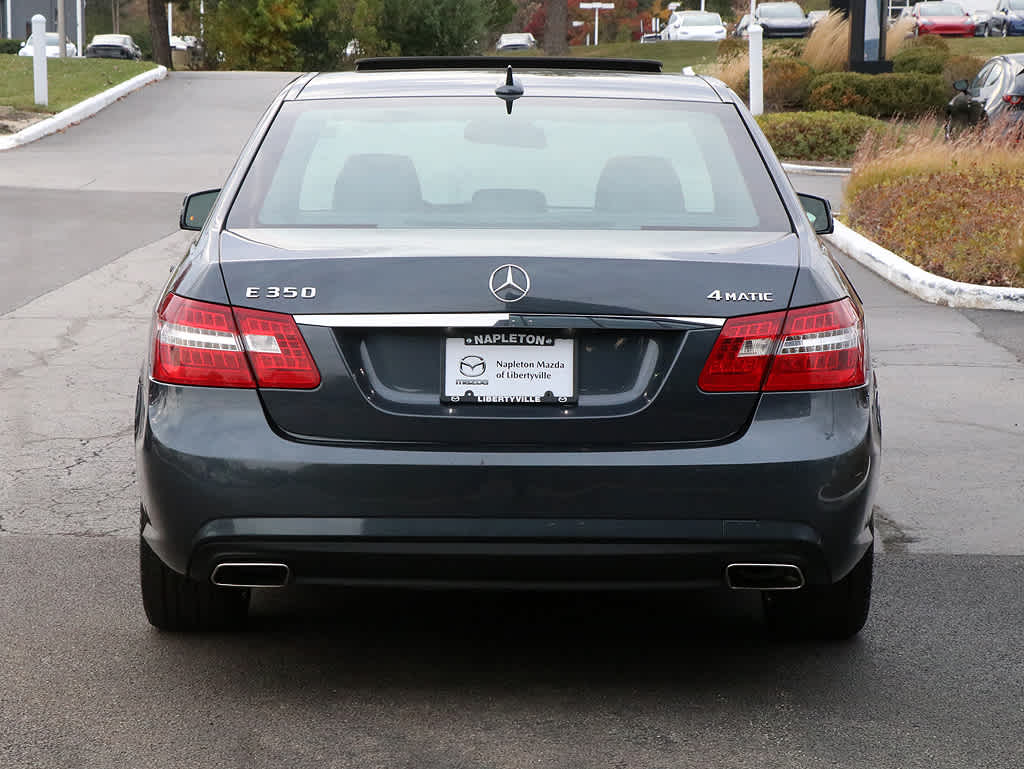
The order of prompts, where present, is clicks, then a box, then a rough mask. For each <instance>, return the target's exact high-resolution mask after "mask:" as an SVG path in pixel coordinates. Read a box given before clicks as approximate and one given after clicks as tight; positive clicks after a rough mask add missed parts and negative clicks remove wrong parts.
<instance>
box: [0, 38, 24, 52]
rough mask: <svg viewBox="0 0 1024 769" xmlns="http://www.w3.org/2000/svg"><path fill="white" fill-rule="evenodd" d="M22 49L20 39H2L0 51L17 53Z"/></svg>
mask: <svg viewBox="0 0 1024 769" xmlns="http://www.w3.org/2000/svg"><path fill="white" fill-rule="evenodd" d="M20 50H21V41H20V40H0V53H17V52H18V51H20Z"/></svg>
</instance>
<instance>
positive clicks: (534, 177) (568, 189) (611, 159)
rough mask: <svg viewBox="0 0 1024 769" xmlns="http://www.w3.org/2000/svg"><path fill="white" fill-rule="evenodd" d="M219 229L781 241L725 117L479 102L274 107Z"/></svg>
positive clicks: (610, 104)
mask: <svg viewBox="0 0 1024 769" xmlns="http://www.w3.org/2000/svg"><path fill="white" fill-rule="evenodd" d="M227 224H228V227H230V228H234V229H242V228H251V227H275V228H276V227H380V228H424V227H426V228H429V227H439V228H440V227H443V228H453V227H458V228H485V227H500V228H528V229H538V228H556V229H644V228H655V229H663V228H669V229H701V230H708V229H712V230H746V231H771V232H788V231H791V230H792V225H791V223H790V221H789V218H788V216H787V215H786V211H785V209H784V208H783V205H782V202H781V200H780V199H779V195H778V192H777V191H776V189H775V186H774V184H773V183H772V180H771V177H770V176H769V174H768V171H767V169H766V168H765V165H764V162H763V161H762V159H761V156H760V155H759V154H758V152H757V149H756V147H755V146H754V143H753V141H752V139H751V137H750V134H749V133H748V132H747V129H746V127H745V126H744V125H743V122H742V121H741V119H740V117H739V114H738V113H737V111H736V109H735V107H733V106H732V105H729V104H697V103H692V102H688V103H680V102H669V101H665V102H660V101H640V100H626V99H616V100H610V99H586V98H580V99H566V98H542V97H535V98H532V99H531V98H529V97H526V98H522V99H519V100H518V101H516V102H515V106H514V109H513V111H512V114H511V115H508V114H506V112H505V104H504V102H502V101H501V100H500V99H498V98H496V97H494V96H489V97H486V98H480V97H476V98H444V97H434V98H423V99H417V100H415V101H413V100H411V99H405V98H375V99H329V100H318V101H312V100H311V101H304V102H303V101H299V102H285V103H284V104H283V105H282V107H281V110H280V112H279V113H278V115H277V117H276V119H275V120H274V123H273V125H272V126H271V128H270V130H269V132H268V134H267V136H266V138H265V139H264V141H263V144H262V146H261V148H260V150H259V153H258V154H257V156H256V158H255V160H254V162H253V164H252V166H251V167H250V169H249V172H248V175H247V176H246V179H245V181H244V182H243V184H242V187H241V190H240V191H239V194H238V196H237V197H236V199H235V202H234V204H233V206H232V209H231V212H230V214H229V216H228V222H227Z"/></svg>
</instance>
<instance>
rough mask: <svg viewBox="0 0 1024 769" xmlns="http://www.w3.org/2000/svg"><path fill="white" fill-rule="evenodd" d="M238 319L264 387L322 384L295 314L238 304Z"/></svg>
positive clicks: (251, 358) (257, 377)
mask: <svg viewBox="0 0 1024 769" xmlns="http://www.w3.org/2000/svg"><path fill="white" fill-rule="evenodd" d="M235 318H236V319H237V320H238V328H239V330H240V331H241V335H242V342H243V344H244V345H245V349H246V350H247V351H248V353H249V362H250V363H252V370H253V371H254V372H255V374H256V381H257V382H259V386H260V387H279V388H289V389H301V390H311V389H313V388H314V387H317V386H319V384H320V371H319V370H318V369H317V367H316V364H315V363H314V362H313V356H312V355H310V354H309V348H308V347H306V340H305V339H303V338H302V334H301V333H299V327H298V326H297V325H296V324H295V319H294V318H292V316H291V315H282V314H280V313H276V312H264V311H263V310H248V309H245V308H243V307H236V308H235Z"/></svg>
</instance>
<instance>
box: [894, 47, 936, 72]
mask: <svg viewBox="0 0 1024 769" xmlns="http://www.w3.org/2000/svg"><path fill="white" fill-rule="evenodd" d="M945 63H946V56H945V55H944V54H943V53H942V51H940V50H939V49H938V48H935V47H933V46H930V45H914V46H911V47H910V48H904V49H903V50H902V51H900V52H899V53H897V54H896V55H895V56H894V57H893V59H892V69H893V72H921V73H924V74H926V75H941V74H942V68H943V66H944V65H945Z"/></svg>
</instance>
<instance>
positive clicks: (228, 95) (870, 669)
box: [0, 74, 1024, 769]
mask: <svg viewBox="0 0 1024 769" xmlns="http://www.w3.org/2000/svg"><path fill="white" fill-rule="evenodd" d="M287 79H288V76H277V75H264V74H253V75H251V76H246V75H237V74H228V75H224V76H217V75H215V74H203V75H198V76H196V75H179V74H173V75H172V76H171V77H170V78H169V79H168V80H167V81H165V82H164V83H160V84H157V85H154V86H150V87H148V88H146V89H144V90H143V91H141V92H139V93H137V94H134V95H132V96H129V97H128V98H126V99H125V100H123V101H122V102H119V103H118V104H116V105H114V106H113V107H111V108H110V109H108V110H105V111H104V112H102V113H101V114H100V115H98V116H96V117H95V118H92V119H90V120H88V121H85V122H83V123H82V124H80V125H78V126H75V127H72V128H71V129H69V130H68V131H67V132H65V133H63V134H59V135H56V136H53V137H50V138H48V139H45V140H42V141H40V142H37V143H35V144H32V145H29V146H28V147H25V148H21V149H18V150H14V151H11V152H7V153H0V187H3V188H4V190H3V191H2V195H7V196H8V197H0V202H2V201H7V204H8V205H0V225H6V226H4V227H3V230H4V231H12V230H13V231H15V232H20V233H22V234H21V235H16V236H15V240H14V245H15V248H14V249H13V250H14V251H17V252H23V253H24V256H23V257H21V259H20V260H13V261H12V260H11V257H10V256H9V255H8V254H4V255H3V256H2V257H0V258H2V259H5V260H7V261H0V286H2V289H0V291H2V292H3V293H0V303H2V304H0V767H3V768H4V769H6V767H12V768H13V767H18V768H19V769H20V768H21V767H76V768H77V767H83V766H88V767H165V766H166V767H182V766H189V767H206V766H209V767H214V766H216V767H225V766H230V767H281V766H289V767H306V766H310V767H312V766H316V767H378V766H379V767H521V766H526V765H536V766H551V767H597V766H622V767H708V768H710V767H736V768H739V767H766V768H770V767H792V768H794V769H799V768H801V767H851V768H852V767H885V768H888V767H892V768H893V769H895V768H897V767H929V769H931V768H933V767H957V768H958V769H959V768H960V767H975V766H978V767H1013V768H1014V769H1019V767H1021V766H1024V748H1022V743H1021V740H1020V735H1021V734H1024V707H1022V705H1021V702H1022V697H1024V640H1022V633H1021V627H1022V626H1024V622H1022V620H1024V608H1022V604H1024V599H1022V596H1024V568H1022V567H1024V522H1022V521H1024V517H1022V516H1021V515H1020V509H1021V503H1020V498H1021V491H1022V482H1021V477H1022V476H1021V472H1020V468H1021V467H1024V386H1022V385H1024V350H1022V340H1024V314H1013V313H985V312H973V311H957V310H951V309H949V308H945V307H936V306H932V305H927V304H924V303H922V302H920V301H918V300H916V299H914V298H912V297H909V296H907V295H906V294H903V293H902V292H901V291H899V290H897V289H894V288H893V287H892V286H890V285H888V284H887V283H885V282H884V281H882V280H880V279H879V278H877V277H875V276H874V275H872V274H870V273H867V272H866V271H864V270H862V269H861V268H859V267H858V266H857V265H855V264H852V263H848V262H846V261H844V264H845V265H846V268H847V269H848V271H849V273H850V275H851V278H852V279H853V280H854V282H855V284H856V285H857V287H858V290H859V291H860V293H861V295H862V297H863V299H864V301H865V304H866V306H867V311H868V324H869V329H870V332H871V339H872V351H871V353H872V359H873V361H874V363H875V366H876V368H877V371H878V376H879V381H880V385H881V388H882V390H881V392H882V399H883V400H882V413H883V440H884V443H885V448H884V451H885V453H884V457H883V484H882V488H881V489H880V493H879V497H878V514H879V521H880V526H879V531H880V534H881V537H882V544H883V548H884V551H885V552H884V553H883V554H882V555H881V556H880V557H879V565H878V581H877V586H876V601H875V606H874V609H873V613H872V616H871V618H870V620H869V624H868V626H867V628H866V629H865V631H864V632H863V634H862V635H861V636H860V637H859V638H858V639H857V640H855V641H854V642H852V643H849V644H840V645H828V644H810V643H806V644H794V643H787V642H784V641H782V640H780V639H777V638H773V637H771V636H769V635H767V632H766V630H765V628H764V626H763V625H762V623H761V617H760V612H759V608H758V605H757V603H756V601H754V600H753V599H752V597H751V596H744V595H729V594H713V595H711V594H709V595H705V594H699V595H688V596H660V597H650V598H644V597H637V596H605V595H587V596H579V595H575V596H573V595H558V594H555V595H540V596H538V595H503V594H492V593H469V594H458V593H455V594H453V593H436V594H427V595H409V594H404V593H394V592H391V593H386V592H385V593H374V592H338V591H329V590H310V589H306V590H298V589H289V590H287V591H283V592H280V593H267V594H262V595H260V596H259V597H258V598H257V600H256V603H255V606H254V621H253V623H252V628H251V629H250V630H249V631H248V632H246V633H242V634H238V635H205V636H196V637H172V636H165V635H161V634H159V633H157V632H155V631H153V630H152V629H151V628H149V626H148V625H147V624H146V623H145V619H144V617H143V615H142V611H141V607H140V603H139V599H138V586H137V576H136V568H137V564H136V558H137V554H136V550H135V544H134V539H133V537H134V535H135V532H136V522H137V509H138V506H137V505H138V503H137V495H136V491H135V487H134V469H133V462H132V446H131V424H132V399H133V396H134V388H135V377H136V375H137V370H138V362H139V359H140V356H141V354H142V351H143V349H144V345H146V344H147V333H148V325H149V320H150V316H151V313H152V306H153V303H154V301H155V297H156V294H157V292H158V291H159V289H160V286H161V285H162V283H163V282H164V280H165V279H166V277H167V273H168V270H169V269H170V268H171V266H173V264H174V263H175V262H176V261H177V260H178V259H179V258H180V256H181V254H182V253H183V251H184V248H185V246H186V245H187V242H188V235H187V234H184V233H178V232H174V231H173V230H174V221H175V218H176V202H175V204H174V205H173V206H172V205H171V203H172V200H174V201H176V200H177V199H180V194H181V193H183V192H185V191H187V190H193V189H202V188H205V187H215V186H218V185H219V184H220V182H221V181H222V179H223V176H224V175H225V174H226V172H227V170H228V168H229V167H230V165H231V163H232V162H233V159H234V156H235V153H237V150H238V148H239V146H240V144H241V142H242V141H243V140H244V138H245V136H246V135H247V134H248V131H249V130H250V129H251V127H252V125H253V124H254V123H255V121H256V120H257V119H258V117H259V115H260V113H261V112H262V110H263V108H264V106H265V105H266V103H267V101H269V99H270V98H271V96H272V95H273V93H274V92H275V91H276V90H277V88H278V87H279V86H280V85H282V84H283V83H284V82H286V81H287ZM186 105H191V106H192V109H186ZM186 117H187V121H189V122H186ZM146 137H148V138H146ZM147 141H148V142H149V144H148V145H147ZM190 142H192V143H193V144H191V145H190ZM172 145H173V146H172ZM174 146H177V147H184V148H187V147H189V146H192V149H193V153H192V154H189V153H188V152H185V153H178V152H175V151H174ZM119 148H120V150H121V151H118V149H119ZM39 163H42V166H39ZM35 167H45V169H46V172H45V174H44V175H43V176H42V177H40V176H39V175H38V174H32V173H29V172H28V171H27V170H26V169H29V168H35ZM87 179H92V180H93V181H90V182H88V183H86V182H84V181H83V180H87ZM41 180H42V181H41ZM830 181H832V180H830ZM43 182H45V183H43ZM795 183H796V184H797V186H798V188H800V189H802V190H805V191H812V192H813V191H815V190H812V189H808V188H807V187H806V186H805V185H802V184H800V183H799V181H795ZM121 185H127V186H126V187H124V188H121ZM125 192H128V193H131V194H130V195H128V196H126V197H121V198H115V197H110V198H100V197H93V195H111V196H117V195H121V194H122V193H125ZM826 194H830V196H831V194H836V193H835V191H833V192H832V193H828V192H826ZM76 196H77V197H76ZM78 201H81V206H79V205H77V202H78ZM89 201H92V202H89ZM105 202H111V203H114V202H116V203H117V204H118V206H119V211H120V213H119V215H118V216H104V215H103V213H102V210H104V209H105V207H104V205H103V204H104V203H105ZM132 205H134V206H136V207H135V208H134V209H129V208H126V207H128V206H132ZM12 210H14V211H18V212H19V214H18V217H19V223H18V226H19V227H21V229H15V228H14V227H12V226H10V225H12V224H13V223H12V221H11V220H10V219H9V218H7V217H9V216H10V213H9V212H10V211H12ZM165 210H169V215H170V221H169V222H168V221H167V220H166V219H165V218H164V217H165V214H164V211H165ZM58 214H59V216H60V218H61V222H60V223H59V224H55V223H54V222H53V217H54V216H55V215H58ZM60 233H67V236H66V237H67V239H68V240H70V241H71V244H70V246H69V247H68V248H67V249H66V250H65V251H64V252H63V253H53V251H52V249H53V248H54V247H53V246H51V245H47V246H46V247H45V249H44V250H45V252H46V253H44V254H37V255H34V254H33V252H32V251H31V250H26V249H25V246H31V245H32V244H38V243H40V242H47V241H46V240H45V239H46V238H50V241H48V242H49V243H53V242H57V243H60V242H62V241H63V240H64V237H58V235H59V234H60ZM168 233H170V234H168ZM19 238H20V239H19ZM82 243H87V244H91V245H88V246H82V247H76V246H77V244H82ZM107 243H109V244H110V245H109V246H106V245H105V244H107ZM37 260H41V261H37ZM34 273H35V274H37V277H36V278H33V280H28V279H27V276H30V275H32V274H34ZM33 281H34V282H33Z"/></svg>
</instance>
